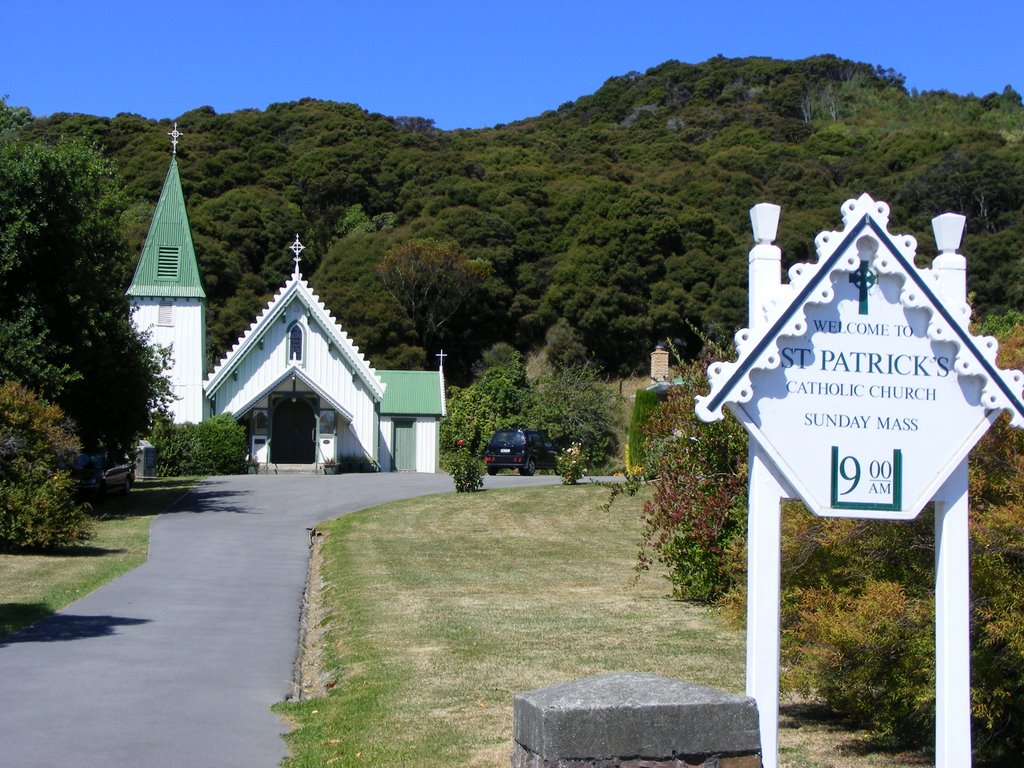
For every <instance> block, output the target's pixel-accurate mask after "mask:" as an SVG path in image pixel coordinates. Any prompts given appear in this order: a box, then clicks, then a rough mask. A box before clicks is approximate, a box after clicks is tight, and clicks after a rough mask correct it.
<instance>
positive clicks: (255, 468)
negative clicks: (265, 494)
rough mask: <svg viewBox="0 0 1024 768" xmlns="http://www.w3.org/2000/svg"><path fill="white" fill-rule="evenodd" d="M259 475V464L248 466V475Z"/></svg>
mask: <svg viewBox="0 0 1024 768" xmlns="http://www.w3.org/2000/svg"><path fill="white" fill-rule="evenodd" d="M259 473H260V465H259V464H250V465H249V474H250V475H258V474H259Z"/></svg>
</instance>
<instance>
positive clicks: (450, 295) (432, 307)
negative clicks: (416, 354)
mask: <svg viewBox="0 0 1024 768" xmlns="http://www.w3.org/2000/svg"><path fill="white" fill-rule="evenodd" d="M490 273H491V268H490V264H489V263H488V262H486V261H482V260H479V259H469V258H467V257H466V255H465V253H464V252H463V250H462V248H461V246H459V244H458V243H456V242H455V241H454V240H425V239H424V240H409V241H407V242H404V243H401V244H399V245H396V246H393V247H392V248H390V249H388V251H387V253H385V254H384V258H383V259H382V260H381V261H380V263H379V264H378V265H377V275H378V276H379V277H380V280H381V282H382V283H383V285H384V288H385V289H386V290H387V292H388V293H389V294H391V296H392V297H393V298H394V299H395V300H396V301H397V302H398V303H399V304H401V305H402V307H404V308H405V311H406V313H407V314H408V316H409V319H410V320H411V321H412V323H413V326H414V327H415V329H416V336H417V340H418V341H419V344H420V346H421V347H422V348H423V350H424V351H425V352H427V353H429V352H430V351H431V350H432V349H433V347H434V344H435V343H436V342H437V341H438V340H439V338H440V336H441V333H442V329H443V328H444V326H445V325H446V323H447V322H448V321H449V320H450V319H451V318H452V315H454V314H455V313H456V312H457V311H458V310H459V308H460V307H461V306H462V304H463V302H464V301H465V300H466V298H467V296H468V295H469V294H471V293H472V292H473V291H474V290H475V289H476V288H477V287H478V286H479V285H480V283H482V282H483V280H484V279H485V278H486V277H487V276H488V275H490Z"/></svg>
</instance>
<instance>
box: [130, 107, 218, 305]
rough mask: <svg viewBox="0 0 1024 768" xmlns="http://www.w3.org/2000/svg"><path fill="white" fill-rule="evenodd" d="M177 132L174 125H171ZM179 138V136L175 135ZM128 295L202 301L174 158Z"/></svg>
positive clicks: (201, 289) (190, 235) (200, 285)
mask: <svg viewBox="0 0 1024 768" xmlns="http://www.w3.org/2000/svg"><path fill="white" fill-rule="evenodd" d="M175 132H176V133H177V126H175ZM179 135H180V134H179ZM128 295H129V296H140V297H141V296H152V297H161V298H196V299H205V298H206V293H205V292H204V291H203V284H202V281H201V280H200V278H199V265H198V263H197V261H196V250H195V246H193V244H192V230H191V229H190V228H189V224H188V213H187V212H186V211H185V195H184V194H183V193H182V191H181V178H180V177H179V176H178V159H177V157H176V156H175V157H171V167H170V168H168V170H167V178H166V179H164V187H163V190H161V192H160V200H159V202H157V204H156V212H155V213H154V214H153V221H152V222H151V223H150V225H149V234H148V235H146V244H145V245H144V246H143V247H142V255H141V256H140V257H139V265H138V266H137V267H136V268H135V276H134V277H133V278H132V284H131V285H130V286H129V287H128Z"/></svg>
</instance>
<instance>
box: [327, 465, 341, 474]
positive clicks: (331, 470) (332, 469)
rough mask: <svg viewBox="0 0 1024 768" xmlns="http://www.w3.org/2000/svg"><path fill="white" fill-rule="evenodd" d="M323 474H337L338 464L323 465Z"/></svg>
mask: <svg viewBox="0 0 1024 768" xmlns="http://www.w3.org/2000/svg"><path fill="white" fill-rule="evenodd" d="M324 474H325V475H336V474H338V465H337V464H325V465H324Z"/></svg>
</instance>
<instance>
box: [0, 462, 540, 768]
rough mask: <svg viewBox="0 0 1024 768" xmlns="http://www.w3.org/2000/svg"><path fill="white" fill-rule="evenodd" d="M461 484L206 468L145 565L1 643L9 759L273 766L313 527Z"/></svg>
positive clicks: (163, 519)
mask: <svg viewBox="0 0 1024 768" xmlns="http://www.w3.org/2000/svg"><path fill="white" fill-rule="evenodd" d="M549 482H558V478H557V477H534V478H520V477H514V476H507V475H506V476H501V475H499V476H498V477H494V478H487V480H486V487H500V486H505V485H526V484H530V485H532V484H536V483H549ZM451 490H452V482H451V479H450V478H449V477H448V476H447V475H417V474H399V473H389V474H367V475H342V476H332V477H328V476H280V477H278V476H263V475H259V476H257V475H253V476H249V475H245V476H239V477H222V478H212V479H210V480H206V481H204V482H203V483H201V484H200V485H199V486H197V487H196V489H195V490H194V491H192V492H190V493H189V494H187V495H186V496H185V497H184V498H183V499H182V500H181V501H180V502H178V503H177V504H176V505H175V506H174V507H173V508H172V509H171V510H170V511H169V512H168V513H166V514H163V515H161V516H160V517H158V518H157V519H156V520H155V521H154V523H153V526H152V531H151V539H150V556H149V560H148V562H146V563H145V564H144V565H142V566H140V567H139V568H137V569H136V570H134V571H132V572H131V573H128V574H126V575H124V576H122V577H121V578H120V579H117V580H116V581H114V582H111V583H110V584H108V585H107V586H105V587H103V588H101V589H99V590H97V591H96V592H94V593H92V594H91V595H88V596H87V597H84V598H82V599H81V600H79V601H77V602H75V603H73V604H72V605H70V606H68V607H67V608H66V609H65V610H63V611H61V612H60V613H58V614H56V615H54V616H52V617H50V618H49V619H46V620H44V621H41V622H39V623H38V624H36V625H35V626H33V627H31V628H29V629H27V630H25V631H23V632H20V633H18V634H15V635H12V636H10V637H8V638H6V639H4V640H0V766H18V768H33V767H35V766H38V767H39V768H43V767H45V768H51V766H57V765H59V766H70V767H72V768H79V767H81V768H89V767H91V766H103V767H104V768H110V767H111V766H145V767H146V768H164V767H166V768H171V767H172V766H173V768H180V767H181V766H192V767H196V768H198V767H201V766H210V767H211V768H228V767H230V766H245V768H259V767H262V766H265V767H266V768H271V766H276V765H277V764H278V763H279V762H280V761H281V759H282V758H283V757H284V756H285V755H286V753H287V750H286V747H285V743H284V741H283V740H282V739H281V735H282V734H283V733H285V732H286V731H287V730H288V729H287V726H286V724H285V723H284V722H283V721H282V720H281V719H280V718H279V717H278V716H277V715H275V714H274V713H272V712H271V711H270V707H271V705H273V704H274V703H276V702H278V701H281V700H282V699H284V698H286V697H287V696H288V695H289V693H290V691H291V688H292V672H293V664H294V661H295V654H296V649H297V642H298V628H299V612H300V607H301V598H302V591H303V587H304V584H305V578H306V567H307V561H308V555H309V547H308V545H309V535H308V532H307V530H306V529H307V528H308V527H310V526H312V525H315V524H316V523H318V522H320V521H323V520H328V519H331V518H334V517H337V516H339V515H341V514H344V513H346V512H352V511H355V510H359V509H364V508H366V507H369V506H373V505H376V504H379V503H382V502H386V501H393V500H397V499H402V498H410V497H413V496H422V495H425V494H431V493H438V492H444V491H451Z"/></svg>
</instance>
